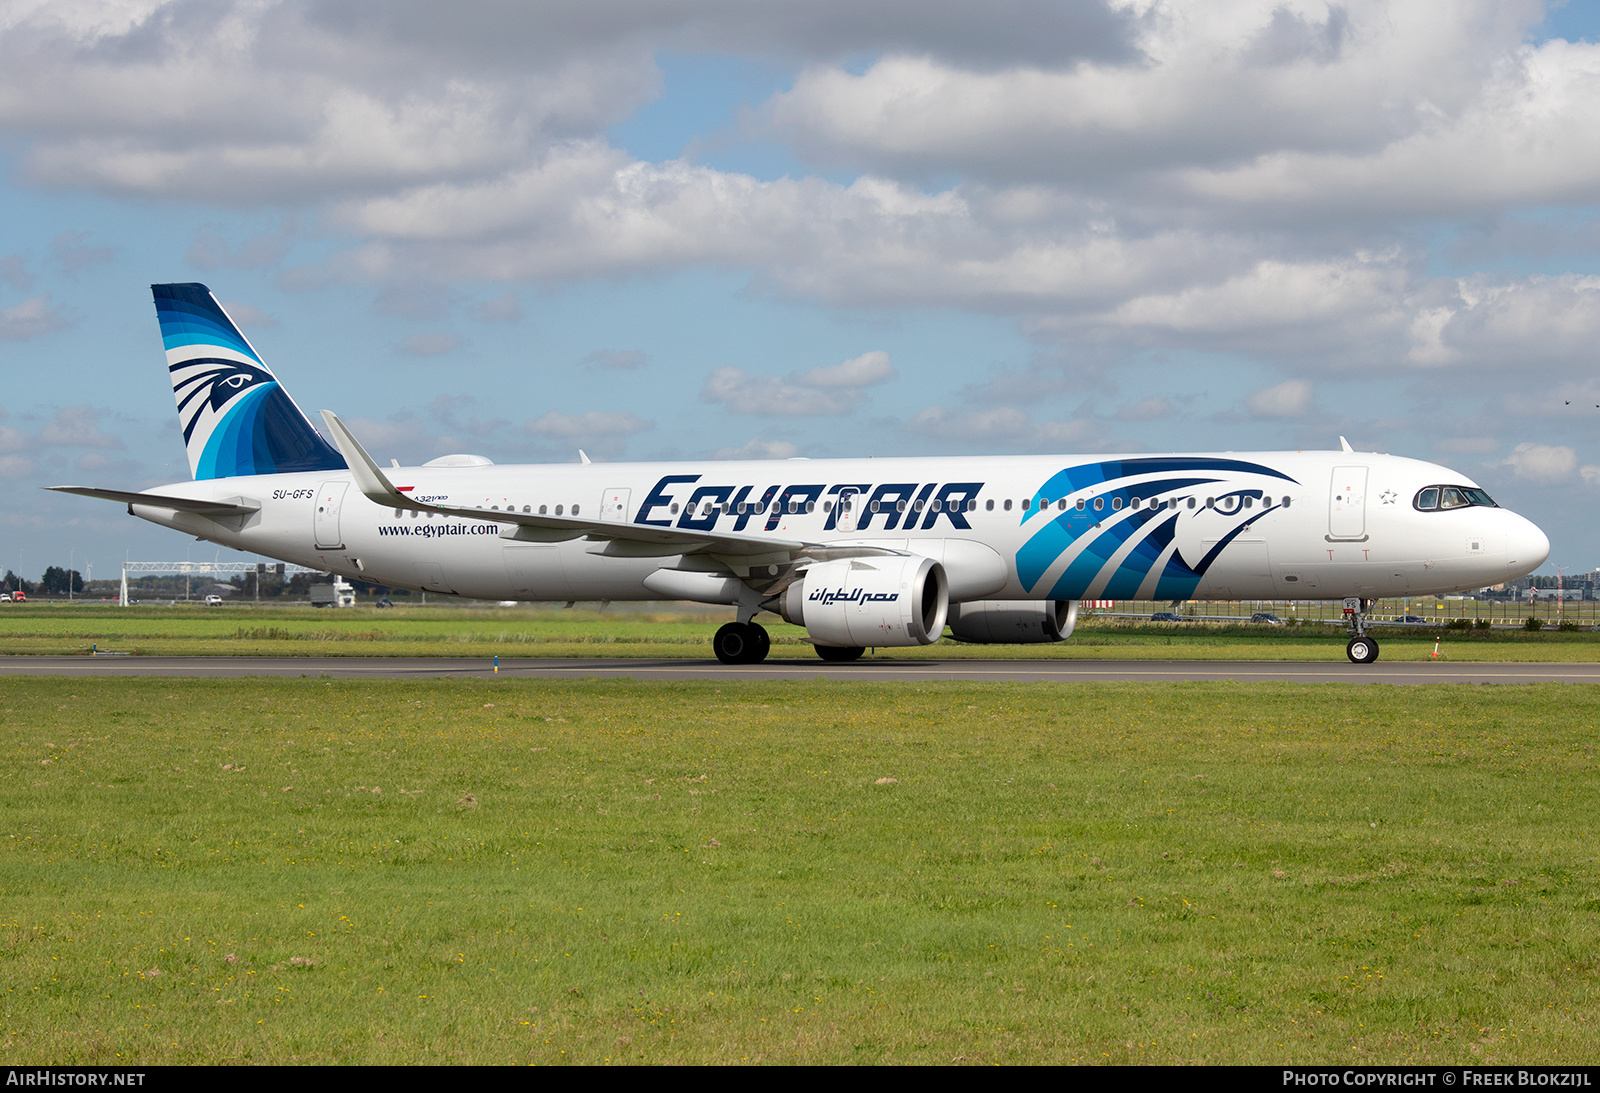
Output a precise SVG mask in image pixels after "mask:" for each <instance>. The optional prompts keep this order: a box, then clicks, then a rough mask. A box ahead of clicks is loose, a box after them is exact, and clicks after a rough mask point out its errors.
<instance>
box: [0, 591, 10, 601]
mask: <svg viewBox="0 0 1600 1093" xmlns="http://www.w3.org/2000/svg"><path fill="white" fill-rule="evenodd" d="M10 602H11V593H9V592H0V603H10Z"/></svg>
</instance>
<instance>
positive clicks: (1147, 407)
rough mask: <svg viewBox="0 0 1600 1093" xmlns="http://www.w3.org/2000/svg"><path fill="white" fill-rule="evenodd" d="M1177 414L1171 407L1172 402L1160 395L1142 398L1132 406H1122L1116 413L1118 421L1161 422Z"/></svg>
mask: <svg viewBox="0 0 1600 1093" xmlns="http://www.w3.org/2000/svg"><path fill="white" fill-rule="evenodd" d="M1175 413H1177V410H1176V408H1175V407H1174V406H1173V405H1172V400H1171V399H1168V398H1164V397H1162V396H1160V395H1151V396H1150V397H1149V398H1142V399H1140V400H1139V401H1138V402H1136V403H1134V404H1133V405H1132V406H1124V407H1123V408H1122V409H1120V410H1118V411H1117V412H1116V418H1117V420H1118V421H1161V420H1163V419H1164V418H1169V417H1172V416H1173V415H1174V414H1175Z"/></svg>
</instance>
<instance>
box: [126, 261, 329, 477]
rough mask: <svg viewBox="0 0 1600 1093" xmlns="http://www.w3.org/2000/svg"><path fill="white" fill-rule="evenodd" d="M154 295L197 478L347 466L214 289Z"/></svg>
mask: <svg viewBox="0 0 1600 1093" xmlns="http://www.w3.org/2000/svg"><path fill="white" fill-rule="evenodd" d="M150 291H151V294H152V295H153V296H154V297H155V303H156V317H157V318H158V319H159V320H160V321H161V340H162V342H163V343H165V345H166V349H167V368H168V370H169V371H170V372H171V373H172V394H173V397H174V398H175V399H176V400H177V403H178V420H179V422H180V423H181V424H182V426H183V442H184V446H185V447H186V448H187V449H188V452H189V468H190V470H191V471H193V472H194V476H195V478H196V479H205V478H234V477H237V476H240V475H251V474H283V473H287V472H290V471H334V470H338V471H342V470H344V469H345V462H344V459H343V458H341V457H340V455H339V453H338V451H336V450H335V449H334V448H333V447H332V446H331V445H329V443H328V442H327V441H326V440H324V439H323V438H322V436H321V435H320V434H319V433H318V432H317V430H316V428H315V427H314V426H313V425H312V424H311V421H310V420H309V419H308V418H307V417H306V415H305V413H304V412H303V411H302V410H301V409H300V407H298V406H296V405H295V402H294V400H293V399H292V398H290V397H289V393H288V392H287V391H285V390H284V389H283V387H282V386H280V385H279V383H278V378H277V377H276V376H274V375H273V374H272V371H271V369H269V368H268V367H267V366H266V365H265V364H264V363H263V362H262V360H261V358H260V356H258V355H257V353H256V351H255V348H254V347H253V346H251V344H250V342H249V340H248V339H246V338H245V336H244V335H243V334H242V333H240V331H239V328H238V327H237V326H236V325H234V322H233V320H232V319H230V318H228V313H227V312H225V311H224V310H223V309H222V305H221V304H219V303H217V298H216V297H215V296H213V295H212V294H211V290H210V289H209V288H207V287H206V286H205V285H200V284H177V285H151V286H150Z"/></svg>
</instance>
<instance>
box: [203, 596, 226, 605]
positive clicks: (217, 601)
mask: <svg viewBox="0 0 1600 1093" xmlns="http://www.w3.org/2000/svg"><path fill="white" fill-rule="evenodd" d="M206 606H207V607H221V606H222V597H221V596H207V597H206Z"/></svg>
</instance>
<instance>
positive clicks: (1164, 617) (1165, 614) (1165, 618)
mask: <svg viewBox="0 0 1600 1093" xmlns="http://www.w3.org/2000/svg"><path fill="white" fill-rule="evenodd" d="M1150 621H1151V622H1182V621H1183V616H1182V615H1179V614H1176V613H1175V612H1172V611H1157V612H1156V613H1155V614H1154V615H1151V616H1150Z"/></svg>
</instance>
